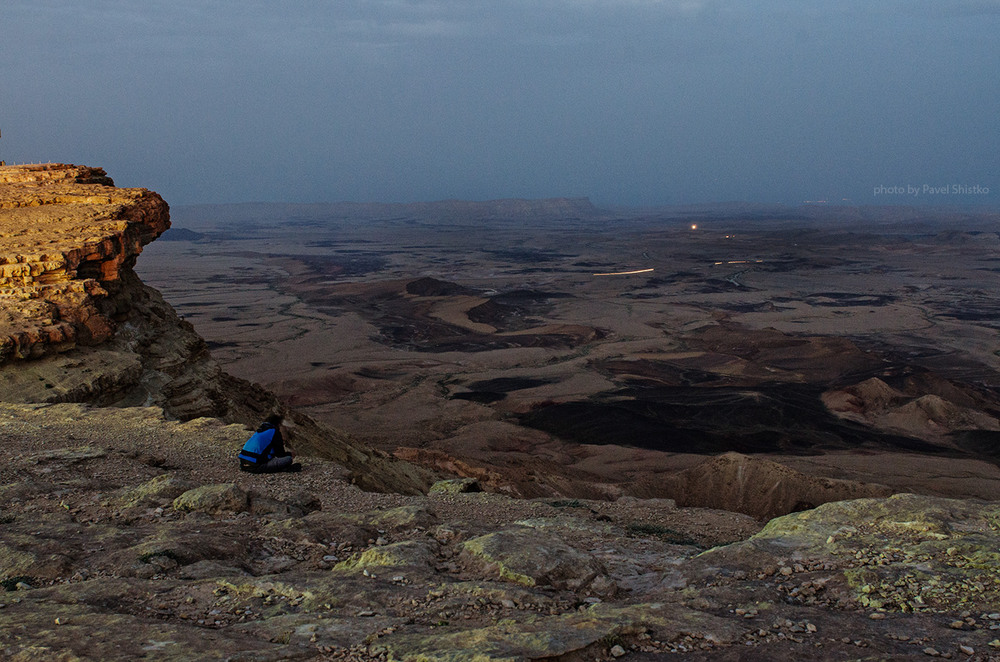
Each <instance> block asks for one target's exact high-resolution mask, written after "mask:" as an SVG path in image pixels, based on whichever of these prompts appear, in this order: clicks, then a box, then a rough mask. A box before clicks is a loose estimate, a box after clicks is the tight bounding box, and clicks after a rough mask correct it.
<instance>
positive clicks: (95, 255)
mask: <svg viewBox="0 0 1000 662" xmlns="http://www.w3.org/2000/svg"><path fill="white" fill-rule="evenodd" d="M0 184H3V186H0V228H2V236H0V302H2V303H3V313H2V315H3V316H2V318H0V364H3V363H8V362H11V361H17V360H24V359H29V358H37V357H40V356H45V355H47V354H54V353H57V352H61V351H65V350H67V349H70V348H72V347H74V346H76V345H97V344H100V343H102V342H104V341H106V340H108V339H109V338H111V336H112V334H113V333H114V326H115V321H114V319H113V318H114V317H115V316H116V314H117V313H119V306H117V305H115V304H116V303H117V302H116V301H115V299H116V296H115V295H117V294H120V289H121V287H120V285H119V284H120V283H121V281H122V277H123V275H124V273H125V272H126V270H129V271H130V270H131V266H132V264H133V263H134V260H135V257H136V256H137V255H138V254H139V253H140V252H141V251H142V247H143V246H144V245H145V244H148V243H149V242H150V241H152V240H153V239H155V238H156V237H157V236H159V235H160V234H161V233H162V232H163V231H164V230H166V229H167V228H168V227H170V221H169V213H168V208H167V204H166V203H165V202H164V201H163V199H162V198H161V197H160V196H158V195H156V194H155V193H152V192H150V191H147V190H145V189H118V188H115V187H114V185H113V182H112V181H111V180H110V179H108V178H107V177H106V176H105V175H104V171H103V170H100V169H95V168H77V167H73V166H57V165H49V166H24V167H19V168H15V167H5V168H3V169H2V171H0Z"/></svg>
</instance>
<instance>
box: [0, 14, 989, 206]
mask: <svg viewBox="0 0 1000 662" xmlns="http://www.w3.org/2000/svg"><path fill="white" fill-rule="evenodd" d="M997 6H998V3H997V2H990V1H987V0H978V1H977V0H966V1H958V2H953V3H929V2H921V1H920V0H916V1H914V2H906V3H903V2H886V3H870V2H864V3H863V2H844V3H836V4H835V5H832V4H831V3H820V2H810V1H805V2H803V1H802V0H795V1H794V2H793V1H792V0H769V1H766V2H754V3H750V2H715V1H712V0H704V1H699V0H546V1H544V2H538V1H532V2H528V1H527V0H508V1H506V2H503V3H497V2H486V1H484V0H462V1H458V0H454V1H452V0H440V1H428V2H421V1H403V0H382V1H371V0H368V1H360V0H337V1H336V2H334V1H332V0H330V1H326V2H320V1H317V0H289V1H285V2H281V3H273V2H260V1H258V2H240V3H235V2H213V3H204V2H199V3H196V2H191V1H189V0H184V1H178V0H173V1H171V2H166V1H163V0H147V1H146V2H143V3H134V2H126V1H125V0H117V1H116V0H103V1H98V0H90V1H82V2H75V3H66V2H62V1H61V0H59V1H56V0H49V1H46V0H30V1H29V0H6V2H5V6H4V9H3V10H2V11H3V22H2V23H0V39H2V40H3V43H4V47H5V66H4V67H2V68H0V86H2V89H4V90H5V91H6V93H5V94H4V95H3V96H2V98H0V129H2V130H3V132H4V137H3V140H2V141H0V158H6V159H7V160H8V161H13V160H18V161H29V160H60V161H75V162H82V163H89V164H95V165H102V166H104V167H106V168H107V169H108V170H109V171H110V172H111V174H112V175H113V176H115V178H116V180H118V181H119V183H122V184H126V185H141V186H148V187H150V188H154V189H156V190H158V191H160V192H161V193H163V194H164V195H165V196H167V197H168V199H169V200H171V201H172V202H175V203H186V202H208V201H239V200H302V201H314V200H347V199H353V200H427V199H440V198H449V197H464V198H479V199H482V198H496V197H506V196H518V197H542V196H556V195H590V196H592V197H593V198H595V199H596V200H598V201H600V202H605V203H623V204H651V203H661V202H692V201H706V200H729V199H746V200H761V201H783V202H798V201H801V200H803V199H823V198H826V199H833V200H839V199H841V198H850V199H852V201H854V202H860V203H865V204H867V203H902V202H909V201H907V200H902V199H894V200H888V199H881V200H879V199H873V197H872V193H871V191H872V189H873V188H874V187H877V186H879V185H883V186H890V185H893V186H895V185H900V184H923V183H931V184H934V185H938V183H939V182H943V183H947V184H951V183H957V184H968V185H977V184H978V185H981V186H988V187H991V188H992V190H993V191H994V196H992V200H991V201H990V202H992V201H995V200H996V197H995V193H996V192H1000V181H998V179H1000V178H998V174H1000V167H998V159H997V156H996V155H997V154H1000V144H998V143H1000V138H998V135H1000V132H998V131H997V130H996V128H997V127H996V118H997V117H998V116H1000V91H998V87H997V85H996V83H995V81H996V74H995V72H996V71H997V70H998V69H1000V46H998V40H997V39H996V38H995V35H996V34H997V28H998V27H1000V16H998V13H997V11H996V9H997ZM983 201H984V199H983V198H982V196H980V198H976V199H964V198H963V199H961V200H957V199H956V200H947V201H941V202H947V203H956V204H961V203H967V202H971V203H974V202H983Z"/></svg>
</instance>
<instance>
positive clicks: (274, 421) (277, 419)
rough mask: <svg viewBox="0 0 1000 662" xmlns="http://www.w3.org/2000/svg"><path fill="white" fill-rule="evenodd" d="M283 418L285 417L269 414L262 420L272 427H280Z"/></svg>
mask: <svg viewBox="0 0 1000 662" xmlns="http://www.w3.org/2000/svg"><path fill="white" fill-rule="evenodd" d="M284 418H285V417H284V416H282V415H281V414H271V415H270V416H268V417H267V418H265V419H264V422H265V423H270V424H271V425H273V426H274V427H278V426H279V425H281V421H282V420H284Z"/></svg>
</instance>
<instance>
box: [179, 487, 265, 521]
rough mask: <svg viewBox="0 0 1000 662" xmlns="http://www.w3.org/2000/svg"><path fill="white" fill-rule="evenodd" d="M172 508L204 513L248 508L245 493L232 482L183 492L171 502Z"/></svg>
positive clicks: (236, 510)
mask: <svg viewBox="0 0 1000 662" xmlns="http://www.w3.org/2000/svg"><path fill="white" fill-rule="evenodd" d="M173 506H174V510H181V511H188V512H192V511H194V512H204V513H215V514H217V513H239V512H244V511H246V510H248V509H249V507H250V501H249V498H248V496H247V493H246V492H245V491H243V490H242V489H240V488H239V487H237V486H236V485H235V484H233V483H222V484H219V485H203V486H201V487H196V488H194V489H192V490H188V491H187V492H184V493H183V494H181V495H180V496H178V497H177V498H176V499H174V502H173Z"/></svg>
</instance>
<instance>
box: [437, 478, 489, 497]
mask: <svg viewBox="0 0 1000 662" xmlns="http://www.w3.org/2000/svg"><path fill="white" fill-rule="evenodd" d="M482 491H483V488H482V487H481V486H480V485H479V481H478V480H476V479H475V478H452V479H449V480H439V481H438V482H436V483H434V484H433V485H431V489H430V490H429V491H428V494H466V493H468V492H482Z"/></svg>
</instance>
